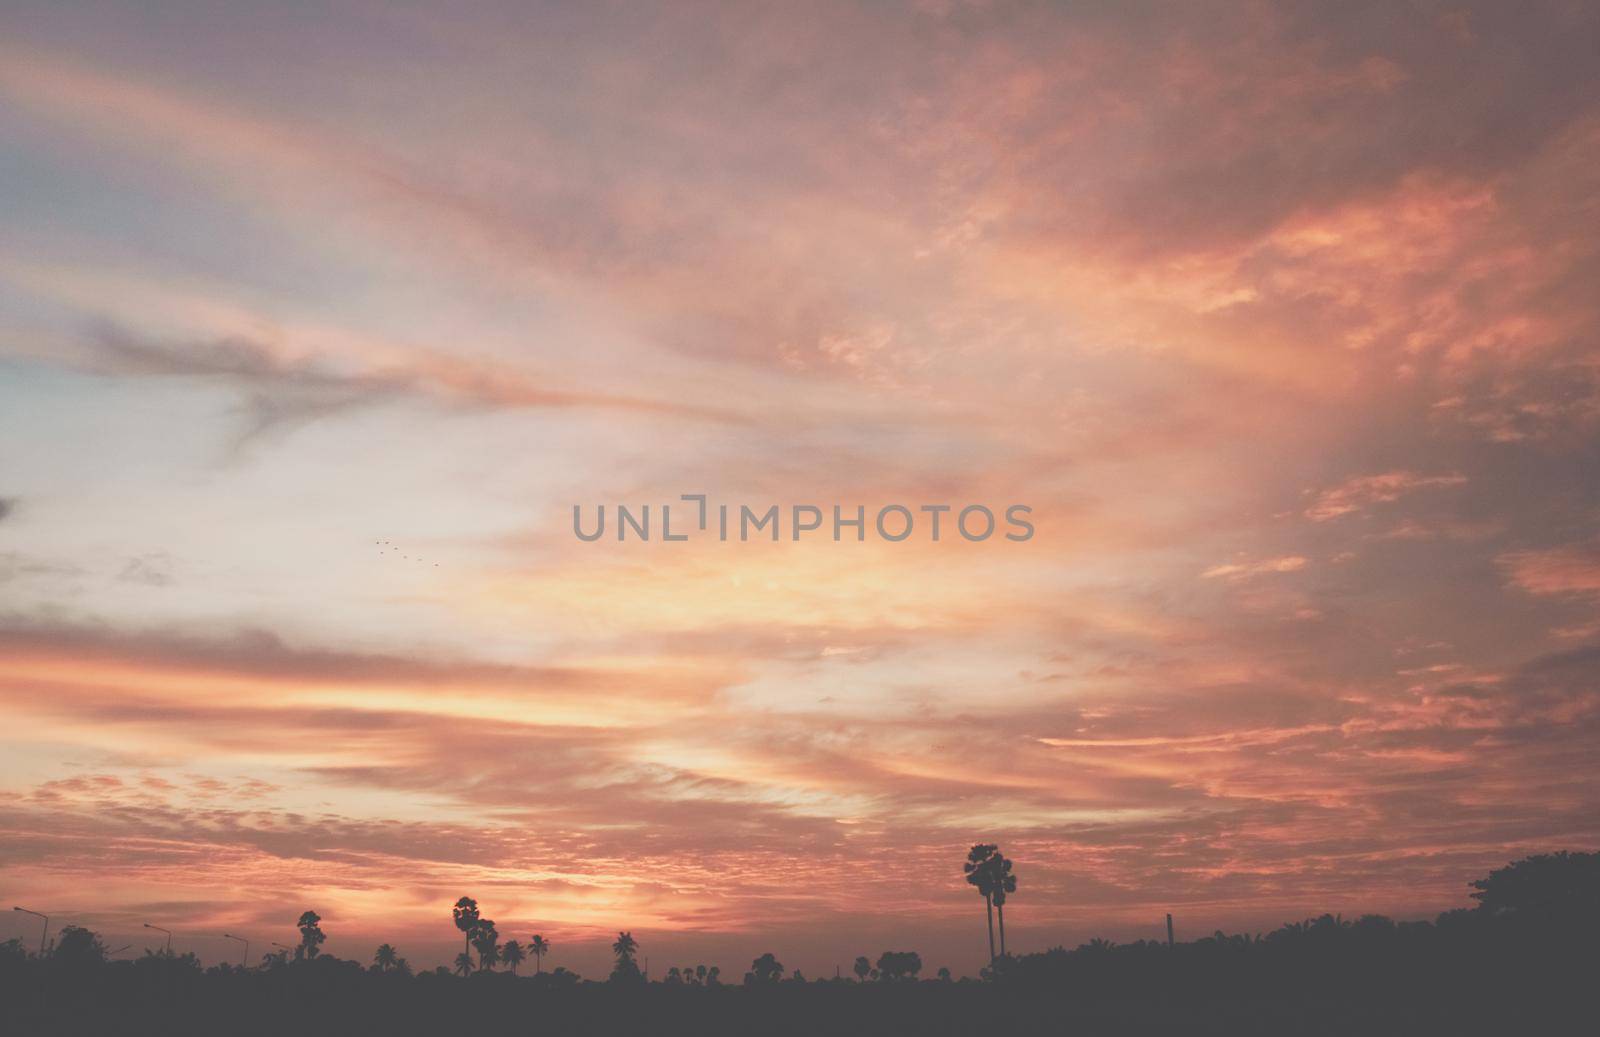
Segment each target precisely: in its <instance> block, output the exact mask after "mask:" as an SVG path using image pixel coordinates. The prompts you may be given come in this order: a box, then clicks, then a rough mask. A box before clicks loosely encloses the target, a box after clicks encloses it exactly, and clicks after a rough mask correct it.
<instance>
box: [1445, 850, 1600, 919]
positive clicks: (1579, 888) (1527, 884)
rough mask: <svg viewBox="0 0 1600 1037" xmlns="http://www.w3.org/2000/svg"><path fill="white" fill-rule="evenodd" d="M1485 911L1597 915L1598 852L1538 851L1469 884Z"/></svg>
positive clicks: (1599, 891) (1599, 911) (1599, 890)
mask: <svg viewBox="0 0 1600 1037" xmlns="http://www.w3.org/2000/svg"><path fill="white" fill-rule="evenodd" d="M1468 885H1470V886H1471V887H1472V888H1473V889H1475V890H1477V892H1475V893H1473V894H1472V897H1473V899H1474V900H1476V901H1477V902H1478V908H1479V910H1481V911H1483V912H1485V913H1487V914H1497V915H1498V914H1520V915H1523V916H1551V915H1557V914H1566V915H1567V916H1569V917H1570V916H1572V915H1573V914H1582V915H1587V916H1593V915H1595V914H1600V853H1569V852H1567V851H1566V850H1562V851H1560V852H1559V853H1541V854H1536V855H1535V856H1532V857H1527V858H1524V859H1522V860H1519V861H1516V862H1514V863H1512V864H1508V865H1506V866H1505V867H1504V868H1498V869H1496V870H1494V871H1491V872H1490V873H1489V874H1488V876H1486V877H1485V878H1481V879H1478V880H1477V881H1476V882H1470V883H1468Z"/></svg>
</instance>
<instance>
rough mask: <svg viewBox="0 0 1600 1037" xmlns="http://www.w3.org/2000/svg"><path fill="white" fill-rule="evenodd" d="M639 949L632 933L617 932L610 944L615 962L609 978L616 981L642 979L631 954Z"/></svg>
mask: <svg viewBox="0 0 1600 1037" xmlns="http://www.w3.org/2000/svg"><path fill="white" fill-rule="evenodd" d="M638 950H639V942H638V941H637V940H635V939H634V938H633V933H631V932H622V933H618V934H617V939H616V941H615V942H614V943H612V945H611V953H612V954H615V955H616V956H617V964H616V965H615V966H614V967H613V968H612V969H611V978H612V980H613V981H616V982H623V981H629V980H639V979H643V978H644V977H643V974H642V973H640V971H639V966H638V964H637V963H636V962H635V961H634V960H633V956H634V955H635V954H636V953H637V952H638Z"/></svg>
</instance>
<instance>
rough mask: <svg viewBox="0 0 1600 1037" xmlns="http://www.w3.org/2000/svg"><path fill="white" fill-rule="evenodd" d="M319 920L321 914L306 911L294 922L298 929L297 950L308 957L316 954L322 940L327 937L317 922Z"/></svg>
mask: <svg viewBox="0 0 1600 1037" xmlns="http://www.w3.org/2000/svg"><path fill="white" fill-rule="evenodd" d="M321 921H322V916H321V915H319V914H317V913H316V912H315V911H307V912H305V913H304V914H302V915H301V916H300V921H298V922H296V923H295V926H296V927H297V928H298V929H299V930H300V946H299V948H298V950H297V952H298V953H300V954H303V955H305V956H306V958H308V959H309V958H315V957H316V956H317V953H318V951H319V949H320V948H321V946H322V942H323V941H324V940H326V939H327V936H325V935H324V934H323V932H322V926H321V925H320V924H319V923H321Z"/></svg>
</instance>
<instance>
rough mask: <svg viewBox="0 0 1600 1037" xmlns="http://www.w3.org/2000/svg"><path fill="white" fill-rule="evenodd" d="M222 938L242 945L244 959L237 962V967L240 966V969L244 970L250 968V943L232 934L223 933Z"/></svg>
mask: <svg viewBox="0 0 1600 1037" xmlns="http://www.w3.org/2000/svg"><path fill="white" fill-rule="evenodd" d="M222 938H223V939H224V940H238V941H239V942H240V943H242V944H244V958H243V959H242V960H241V961H240V962H239V966H240V968H246V969H247V968H249V967H250V941H249V940H246V939H245V938H244V937H243V936H235V935H233V934H232V933H223V934H222Z"/></svg>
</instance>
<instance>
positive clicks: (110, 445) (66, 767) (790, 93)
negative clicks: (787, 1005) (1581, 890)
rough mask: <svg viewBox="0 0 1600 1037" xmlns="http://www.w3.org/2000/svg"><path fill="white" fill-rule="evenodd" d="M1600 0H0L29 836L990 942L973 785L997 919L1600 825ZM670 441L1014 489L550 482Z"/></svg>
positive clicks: (175, 895) (260, 925) (282, 921)
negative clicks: (894, 515) (692, 527)
mask: <svg viewBox="0 0 1600 1037" xmlns="http://www.w3.org/2000/svg"><path fill="white" fill-rule="evenodd" d="M1597 31H1600V12H1597V9H1596V8H1595V7H1594V6H1593V5H1591V4H1583V3H1545V4H1533V5H1526V6H1524V5H1518V6H1517V7H1516V8H1515V9H1513V8H1512V7H1511V6H1509V5H1503V4H1495V3H1485V4H1470V3H1467V4H1459V3H1426V2H1419V3H1414V4H1407V5H1398V4H1388V3H1384V4H1370V5H1369V4H1346V3H1340V4H1307V3H1285V4H1272V5H1268V4H1253V3H1239V4H1229V5H1213V4H1193V5H1191V4H1170V5H1167V4H1145V3H1130V4H1124V3H1116V4H1113V3H1093V2H1085V3H1074V4H1058V5H1050V4H1012V3H999V2H996V3H962V2H957V0H949V2H933V0H930V2H926V3H920V4H912V5H908V6H897V5H890V4H870V5H860V6H854V5H834V4H820V5H806V6H805V7H804V8H803V9H802V8H799V7H795V6H790V5H766V4H735V5H727V6H722V5H709V4H698V3H685V4H673V5H662V6H652V5H636V4H615V5H613V4H603V3H602V4H590V5H549V6H541V5H533V4H524V3H515V4H509V3H508V4H503V5H497V4H482V3H468V4H453V5H449V7H448V9H447V8H446V7H445V5H411V4H394V3H382V4H380V3H365V4H364V3H349V4H338V5H321V4H274V5H249V6H246V5H233V6H232V7H225V6H222V5H215V4H209V3H205V4H200V3H196V4H188V3H181V2H166V3H160V4H149V3H143V2H141V3H126V4H119V3H101V4H93V5H87V4H72V5H62V4H54V3H26V2H17V0H4V2H0V141H3V142H4V146H3V147H0V227H3V228H4V230H3V232H0V721H3V724H0V895H3V896H4V897H5V898H6V899H7V901H8V905H7V906H9V904H17V905H21V906H25V907H28V908H32V909H34V910H38V911H43V912H46V913H48V914H50V915H51V916H52V920H53V921H52V925H54V926H59V925H61V924H66V923H69V922H70V923H77V924H84V925H89V926H90V927H92V928H95V929H97V930H99V931H101V932H103V933H105V934H106V938H107V942H108V944H109V945H110V946H111V947H113V948H116V947H120V946H122V945H124V944H128V945H132V950H131V951H129V952H127V953H138V952H139V950H140V949H141V948H142V947H144V946H150V945H154V943H153V940H152V938H151V934H150V933H149V932H148V931H146V930H143V929H142V926H143V924H144V923H146V922H149V923H152V924H156V925H162V926H166V927H168V928H171V929H173V930H174V931H175V933H176V934H177V936H176V939H175V946H177V948H178V949H180V950H184V949H186V950H192V951H194V952H195V953H197V954H198V955H199V956H200V957H201V958H202V960H204V961H206V962H208V963H210V962H215V961H220V960H222V959H223V958H225V957H228V956H236V955H238V954H239V953H240V951H241V948H240V947H239V946H238V945H237V944H236V943H233V942H231V941H227V940H224V939H222V937H221V934H222V933H224V932H231V933H235V934H240V935H245V936H248V937H249V938H250V939H252V940H253V941H254V943H253V947H254V950H253V952H252V956H254V955H255V954H257V953H259V952H260V951H261V950H266V949H270V948H269V947H268V946H267V945H268V944H269V943H270V942H271V941H278V942H282V943H292V942H293V940H294V935H295V934H294V930H293V922H294V920H295V918H296V917H297V916H298V915H299V913H300V912H301V911H302V910H305V909H308V908H309V909H314V910H316V911H317V912H319V913H320V914H321V915H322V917H323V919H324V921H323V928H324V929H325V930H326V932H327V933H328V942H327V944H326V949H327V950H328V951H330V952H332V953H334V954H338V955H341V956H346V957H356V958H360V959H363V960H366V959H368V958H370V955H371V952H372V948H373V947H375V946H376V945H377V944H378V943H379V942H382V941H388V942H391V943H394V944H395V945H397V946H398V947H399V948H400V951H401V953H402V954H404V955H406V956H407V957H408V958H409V959H410V960H411V961H412V962H413V964H417V965H424V966H431V965H433V964H436V963H439V962H443V961H446V960H448V959H449V957H450V956H452V955H453V954H454V953H455V952H456V950H457V949H458V947H459V934H458V933H457V932H456V930H455V929H454V927H453V926H452V924H451V922H450V914H449V908H450V904H451V903H452V902H453V901H454V900H455V899H456V898H457V897H458V896H461V895H471V896H474V897H475V898H477V900H478V901H479V903H480V905H481V907H482V910H483V914H484V915H485V916H486V917H490V918H493V919H495V920H496V922H497V923H498V928H499V931H500V933H501V935H502V938H512V937H515V938H518V939H521V940H523V941H524V942H525V941H526V939H527V937H528V936H529V935H530V934H532V933H534V932H539V933H542V934H543V935H545V937H546V938H547V939H548V940H550V941H551V943H552V945H553V952H552V954H551V956H550V957H549V958H548V959H547V960H546V965H547V966H555V965H564V966H566V967H568V968H573V969H576V970H577V971H579V972H581V973H583V974H585V975H589V976H599V975H602V974H603V973H604V972H605V970H606V968H607V961H608V953H607V947H608V945H609V942H610V940H611V939H612V938H613V937H614V935H615V933H616V932H617V931H618V930H621V929H628V930H631V931H632V932H633V933H634V935H635V937H636V938H637V939H638V940H639V943H640V945H641V954H643V955H646V956H649V957H650V958H651V959H653V961H654V962H655V965H654V968H653V971H655V972H656V973H657V974H659V973H660V972H661V971H662V970H663V969H664V967H665V966H666V965H670V964H680V965H681V964H688V963H700V962H704V963H708V964H719V965H720V966H721V967H722V969H723V972H724V973H726V974H730V975H737V974H739V973H741V972H742V971H743V970H744V969H745V968H747V967H748V966H747V964H746V963H747V962H748V961H749V960H751V959H752V958H754V957H755V956H757V955H758V954H760V953H762V952H765V951H773V952H774V953H776V954H777V956H778V957H779V959H780V960H781V961H783V962H784V963H785V965H787V966H788V967H790V968H795V967H798V968H800V969H802V970H803V971H804V972H805V973H806V974H807V975H811V976H816V975H831V974H832V970H833V968H834V966H835V965H836V964H843V965H844V967H845V968H846V970H848V968H849V963H850V962H851V961H852V960H853V959H854V957H855V956H856V955H857V954H869V955H871V956H873V957H876V955H877V954H878V953H880V952H881V951H883V950H886V949H915V950H918V951H920V952H921V954H922V956H923V959H924V961H925V962H927V965H928V968H929V969H930V970H931V969H933V968H936V967H938V966H941V965H943V966H949V967H950V968H952V969H953V970H954V971H955V972H957V973H958V974H960V973H967V974H971V973H974V972H976V970H977V969H978V968H979V967H980V966H981V965H982V964H984V962H985V961H986V955H987V937H986V935H985V923H984V917H983V905H982V901H981V899H980V898H979V897H978V896H977V895H976V894H975V892H974V891H973V890H972V889H971V888H970V887H968V886H966V885H965V884H964V882H963V879H962V876H961V871H960V864H961V861H962V859H963V858H964V856H965V853H966V850H967V848H968V847H969V846H970V845H971V844H973V843H976V842H980V841H983V842H996V843H999V844H1000V845H1001V847H1002V848H1003V850H1004V852H1005V853H1006V854H1007V855H1008V856H1009V857H1011V858H1012V859H1013V860H1014V861H1015V862H1016V865H1015V866H1016V873H1017V875H1018V877H1019V890H1018V892H1017V893H1016V894H1015V896H1014V897H1013V899H1012V900H1011V901H1010V903H1009V904H1008V905H1007V906H1008V910H1007V918H1006V930H1007V936H1008V941H1009V943H1010V946H1011V948H1012V949H1013V950H1038V949H1043V948H1046V947H1049V946H1053V945H1056V944H1064V945H1066V946H1069V947H1070V946H1075V945H1076V944H1078V943H1081V942H1083V941H1085V940H1087V939H1088V938H1090V937H1091V936H1096V935H1100V936H1108V937H1111V938H1114V939H1117V940H1119V941H1128V940H1134V939H1139V938H1159V937H1162V936H1164V921H1163V916H1164V915H1165V914H1166V913H1167V912H1171V913H1172V914H1173V915H1174V917H1175V923H1176V927H1177V932H1178V935H1179V938H1180V939H1181V938H1193V937H1196V936H1199V935H1203V934H1207V933H1210V932H1211V931H1212V930H1214V929H1218V928H1222V929H1227V930H1229V931H1237V930H1264V929H1268V928H1271V927H1274V926H1276V925H1277V924H1279V923H1281V922H1283V921H1287V920H1292V919H1298V918H1303V917H1306V916H1307V915H1312V914H1320V913H1321V912H1323V911H1335V912H1343V913H1345V914H1346V916H1351V915H1355V914H1360V913H1363V912H1368V911H1377V912H1384V913H1388V914H1391V915H1395V916H1398V917H1412V918H1414V917H1428V916H1431V914H1433V913H1435V912H1438V911H1441V910H1446V909H1449V908H1454V907H1460V906H1465V905H1468V904H1470V903H1471V901H1470V900H1469V899H1468V897H1467V893H1468V889H1467V886H1466V883H1467V882H1468V881H1469V880H1470V879H1472V878H1475V877H1478V876H1481V875H1482V874H1484V873H1485V872H1487V871H1488V870H1489V869H1491V868H1494V867H1498V866H1500V865H1503V864H1504V863H1506V862H1507V861H1508V860H1511V859H1513V858H1516V857H1520V856H1524V855H1526V854H1529V853H1534V852H1541V851H1550V850H1555V849H1562V848H1567V849H1574V850H1579V849H1596V848H1597V847H1600V686H1597V675H1600V536H1597V529H1600V524H1597V520H1600V437H1597V431H1600V350H1597V348H1596V342H1595V329H1596V327H1597V326H1600V293H1596V291H1595V285H1596V283H1600V65H1597V64H1596V63H1595V61H1594V45H1595V39H1596V33H1597ZM695 493H703V494H707V495H708V497H709V500H710V501H711V502H712V503H713V504H717V503H728V504H731V505H733V506H734V507H735V509H737V506H738V505H739V504H749V505H750V506H752V507H753V508H756V509H758V510H764V509H765V508H766V507H767V506H769V505H774V504H776V505H779V506H780V508H783V509H788V508H790V507H792V506H793V505H796V504H810V505H815V506H818V507H820V508H823V509H831V507H832V506H833V505H839V506H841V507H843V508H844V509H845V510H846V512H847V513H849V512H851V511H853V509H854V508H855V507H856V506H862V507H864V508H867V509H868V512H867V513H868V515H869V522H870V516H871V515H872V514H874V513H876V511H877V509H879V508H881V507H883V506H885V505H889V504H901V505H903V506H906V507H908V508H909V509H912V510H913V511H914V512H916V513H917V514H918V515H925V513H921V512H917V511H916V509H919V508H920V507H921V506H922V505H937V504H946V505H951V506H952V507H953V508H954V509H955V510H957V511H959V510H960V509H961V508H963V507H966V506H968V505H971V504H982V505H985V506H987V507H990V508H991V509H994V510H995V511H996V513H997V514H998V513H1002V512H1003V509H1004V508H1006V507H1008V506H1010V505H1013V504H1020V505H1025V506H1027V507H1029V508H1031V509H1032V510H1031V512H1030V513H1029V514H1030V517H1031V521H1032V523H1033V526H1034V529H1035V532H1034V535H1033V536H1032V537H1031V538H1030V539H1028V540H1025V541H1013V540H1007V539H1004V538H1003V537H1002V536H999V535H996V536H994V537H991V538H990V539H987V540H984V541H982V542H969V541H967V540H965V539H963V538H961V537H959V536H952V535H950V532H949V527H948V526H947V527H946V530H945V536H943V537H942V538H941V539H940V540H939V541H938V542H934V541H932V540H931V538H930V537H928V536H927V535H925V531H924V527H922V526H920V525H919V526H918V527H917V529H916V533H915V535H913V536H912V537H910V538H908V539H906V540H904V541H901V542H890V541H887V540H885V539H883V538H881V537H879V536H877V535H875V534H873V535H869V536H867V537H866V538H865V539H864V540H861V541H857V540H854V539H852V536H851V534H850V533H849V532H848V531H846V533H845V535H844V537H843V538H842V539H840V540H838V541H835V540H834V539H832V537H831V536H828V535H826V530H825V531H824V534H822V535H817V536H806V537H803V538H802V539H801V540H799V541H795V540H793V539H791V538H790V537H789V535H788V529H787V523H786V524H785V528H784V531H783V537H782V539H780V540H779V541H778V542H776V543H773V542H771V541H769V540H761V539H752V540H751V541H749V542H738V541H737V540H730V541H728V542H722V541H719V540H717V539H716V538H714V537H710V536H696V537H692V538H691V539H690V540H688V541H683V542H677V541H674V542H663V541H662V540H661V539H660V537H659V528H657V529H655V530H653V532H654V533H656V534H657V535H655V536H653V537H652V539H650V540H649V541H640V540H639V539H637V538H630V539H628V540H627V541H625V542H618V541H617V540H616V539H614V537H611V536H608V537H605V538H602V539H601V540H598V541H595V542H592V543H590V542H584V541H582V540H579V539H578V538H577V537H575V536H574V535H573V529H572V510H573V508H574V506H575V505H576V506H579V507H581V508H582V509H584V510H583V514H584V515H585V517H586V518H585V521H586V522H588V521H591V520H592V516H593V515H594V513H595V509H597V508H598V507H599V506H601V505H606V506H607V507H608V508H610V509H614V508H615V507H616V506H617V505H618V504H626V505H628V506H629V507H630V508H631V509H634V510H638V509H640V508H642V507H643V506H644V505H647V504H648V505H651V506H652V509H653V510H654V511H655V512H656V519H657V521H658V522H659V519H660V512H659V509H660V507H661V505H663V504H666V503H672V504H674V505H676V507H675V508H674V511H673V522H674V524H675V528H682V527H681V526H679V523H681V522H683V520H684V519H685V518H686V517H687V516H688V515H689V514H691V509H692V507H693V506H692V505H690V504H687V503H685V502H683V501H682V500H681V495H683V494H695ZM952 514H953V512H952ZM612 517H613V519H614V518H615V512H614V510H613V512H612ZM1001 528H1002V530H1004V528H1005V527H1004V526H1003V522H1002V527H1001ZM37 934H38V922H37V920H36V919H32V918H29V917H26V916H23V915H21V914H17V913H14V912H9V911H7V912H4V915H3V916H0V939H4V938H9V937H12V936H19V937H23V938H25V939H37Z"/></svg>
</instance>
